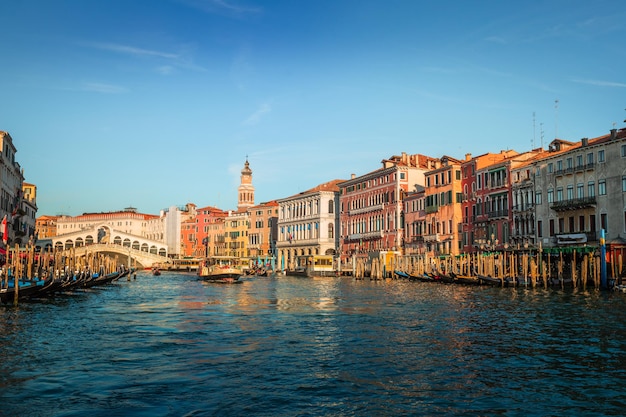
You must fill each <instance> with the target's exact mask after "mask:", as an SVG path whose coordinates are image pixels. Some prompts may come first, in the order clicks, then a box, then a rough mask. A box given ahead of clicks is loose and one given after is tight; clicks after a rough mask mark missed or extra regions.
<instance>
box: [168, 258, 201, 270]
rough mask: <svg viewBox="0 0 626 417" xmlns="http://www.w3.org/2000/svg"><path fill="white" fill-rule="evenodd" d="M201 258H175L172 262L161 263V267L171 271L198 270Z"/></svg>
mask: <svg viewBox="0 0 626 417" xmlns="http://www.w3.org/2000/svg"><path fill="white" fill-rule="evenodd" d="M199 264H200V259H197V258H175V259H172V260H171V262H168V263H166V264H165V265H161V269H167V270H168V271H171V272H193V271H197V270H198V265H199Z"/></svg>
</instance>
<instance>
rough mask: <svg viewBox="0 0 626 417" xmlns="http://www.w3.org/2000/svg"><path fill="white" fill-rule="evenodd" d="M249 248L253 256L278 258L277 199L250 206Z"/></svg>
mask: <svg viewBox="0 0 626 417" xmlns="http://www.w3.org/2000/svg"><path fill="white" fill-rule="evenodd" d="M248 214H249V216H250V230H249V232H248V249H249V252H250V257H251V258H253V259H254V258H256V259H259V258H264V259H265V258H268V257H271V258H274V260H275V259H276V241H277V240H278V202H277V201H276V200H272V201H269V202H267V203H261V204H259V205H256V206H253V207H250V208H249V209H248Z"/></svg>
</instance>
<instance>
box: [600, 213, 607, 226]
mask: <svg viewBox="0 0 626 417" xmlns="http://www.w3.org/2000/svg"><path fill="white" fill-rule="evenodd" d="M607 224H608V222H607V216H606V213H602V214H600V227H601V228H602V229H604V230H606V226H607Z"/></svg>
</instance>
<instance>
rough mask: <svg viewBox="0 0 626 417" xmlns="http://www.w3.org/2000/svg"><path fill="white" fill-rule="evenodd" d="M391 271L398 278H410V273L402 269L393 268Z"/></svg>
mask: <svg viewBox="0 0 626 417" xmlns="http://www.w3.org/2000/svg"><path fill="white" fill-rule="evenodd" d="M393 273H394V274H396V275H397V276H398V278H405V279H411V275H409V274H407V273H406V272H404V271H399V270H395V271H393Z"/></svg>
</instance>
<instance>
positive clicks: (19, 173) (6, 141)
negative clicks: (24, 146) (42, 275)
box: [0, 131, 29, 245]
mask: <svg viewBox="0 0 626 417" xmlns="http://www.w3.org/2000/svg"><path fill="white" fill-rule="evenodd" d="M0 146H1V155H2V156H1V157H0V165H1V166H2V169H1V170H0V220H1V219H3V218H4V216H6V217H7V222H8V236H7V239H6V240H7V242H8V244H9V245H12V244H15V243H18V244H25V243H28V239H29V236H28V235H27V234H28V231H25V230H23V227H21V217H22V216H23V213H22V211H23V210H22V207H21V206H22V193H23V191H22V185H23V183H24V171H23V170H22V168H21V167H20V164H18V163H17V162H16V160H15V154H16V153H17V149H15V146H14V145H13V138H11V135H9V133H8V132H4V131H0ZM2 233H3V231H2V230H0V234H2ZM3 240H5V237H4V236H3Z"/></svg>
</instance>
